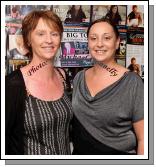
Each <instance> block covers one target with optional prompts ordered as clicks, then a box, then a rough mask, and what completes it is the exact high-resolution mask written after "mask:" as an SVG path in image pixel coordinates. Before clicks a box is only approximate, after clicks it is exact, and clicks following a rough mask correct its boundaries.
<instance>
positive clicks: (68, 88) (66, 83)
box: [56, 68, 72, 100]
mask: <svg viewBox="0 0 156 167" xmlns="http://www.w3.org/2000/svg"><path fill="white" fill-rule="evenodd" d="M56 69H57V71H58V72H59V74H60V76H61V77H62V79H63V81H64V82H63V84H64V88H65V92H66V94H67V96H68V97H69V99H70V100H71V99H72V90H71V84H70V80H69V76H68V74H67V72H66V71H65V70H64V69H62V68H61V69H62V70H63V71H64V73H65V77H64V76H63V74H62V73H61V71H60V68H56Z"/></svg>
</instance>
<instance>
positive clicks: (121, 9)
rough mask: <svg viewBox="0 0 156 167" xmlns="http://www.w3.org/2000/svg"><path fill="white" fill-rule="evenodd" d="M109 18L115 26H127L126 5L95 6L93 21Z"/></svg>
mask: <svg viewBox="0 0 156 167" xmlns="http://www.w3.org/2000/svg"><path fill="white" fill-rule="evenodd" d="M100 18H107V19H109V20H111V21H112V22H113V23H114V24H115V25H125V24H126V6H125V5H94V6H93V14H92V21H94V20H97V19H100Z"/></svg>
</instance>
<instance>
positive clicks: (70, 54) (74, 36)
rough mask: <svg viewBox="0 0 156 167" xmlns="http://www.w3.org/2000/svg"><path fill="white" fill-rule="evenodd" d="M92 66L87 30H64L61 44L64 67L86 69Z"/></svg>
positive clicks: (62, 64)
mask: <svg viewBox="0 0 156 167" xmlns="http://www.w3.org/2000/svg"><path fill="white" fill-rule="evenodd" d="M91 65H92V59H91V56H90V54H89V51H88V43H87V34H86V28H81V29H80V28H79V29H76V28H68V29H64V32H63V38H62V42H61V66H62V67H86V66H91Z"/></svg>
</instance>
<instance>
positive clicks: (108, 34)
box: [89, 33, 110, 35]
mask: <svg viewBox="0 0 156 167" xmlns="http://www.w3.org/2000/svg"><path fill="white" fill-rule="evenodd" d="M89 35H97V34H96V33H94V34H89ZM102 35H110V33H104V34H102Z"/></svg>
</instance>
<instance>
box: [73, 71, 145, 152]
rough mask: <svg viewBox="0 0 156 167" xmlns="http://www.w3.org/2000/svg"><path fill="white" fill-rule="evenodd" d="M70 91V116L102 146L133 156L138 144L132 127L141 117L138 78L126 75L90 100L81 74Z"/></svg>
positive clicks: (77, 76)
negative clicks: (71, 114) (71, 112)
mask: <svg viewBox="0 0 156 167" xmlns="http://www.w3.org/2000/svg"><path fill="white" fill-rule="evenodd" d="M73 87H74V88H73V97H72V108H73V112H74V115H75V116H76V118H77V119H78V121H79V122H80V123H81V124H82V125H83V126H84V128H85V129H86V130H87V131H88V132H89V133H90V134H91V135H92V136H93V137H94V138H96V139H97V140H98V141H100V142H101V143H103V144H108V145H109V146H111V147H112V148H115V149H118V150H121V151H125V152H131V153H134V152H135V147H136V145H137V143H136V137H135V134H134V132H133V130H132V123H133V122H137V121H139V120H141V119H143V117H144V85H143V81H142V79H141V77H140V76H138V75H137V74H136V73H134V72H126V73H125V74H124V75H123V76H122V77H121V78H120V79H119V80H117V81H116V82H114V83H113V84H111V85H110V86H108V87H106V88H104V89H103V90H101V91H100V92H98V93H97V94H96V95H95V96H94V97H92V96H91V94H90V92H89V90H88V87H87V85H86V81H85V70H83V71H80V72H79V73H78V74H77V75H76V76H75V78H74V82H73Z"/></svg>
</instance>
